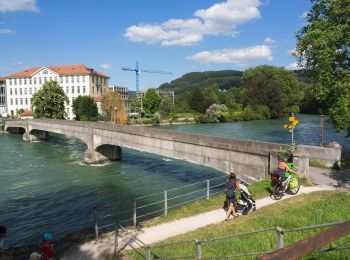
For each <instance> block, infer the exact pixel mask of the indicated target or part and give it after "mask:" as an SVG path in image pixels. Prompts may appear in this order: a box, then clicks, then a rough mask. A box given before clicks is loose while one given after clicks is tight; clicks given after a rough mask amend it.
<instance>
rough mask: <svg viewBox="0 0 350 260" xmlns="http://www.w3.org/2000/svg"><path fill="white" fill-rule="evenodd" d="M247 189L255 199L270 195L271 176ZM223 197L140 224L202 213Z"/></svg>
mask: <svg viewBox="0 0 350 260" xmlns="http://www.w3.org/2000/svg"><path fill="white" fill-rule="evenodd" d="M300 183H301V184H302V185H304V186H306V185H309V183H308V181H307V180H306V179H301V180H300ZM248 189H249V191H250V192H251V193H252V196H253V198H254V199H255V200H257V199H261V198H264V197H267V196H270V194H271V193H272V188H271V178H270V177H269V176H268V177H266V178H264V179H263V180H261V181H257V182H255V183H253V184H251V185H249V187H248ZM225 199H226V198H225V194H224V193H221V194H218V195H215V196H212V197H211V198H210V200H206V199H202V200H198V201H195V202H193V203H190V204H187V205H186V206H183V207H180V208H177V209H174V210H172V211H170V212H168V215H166V216H165V215H162V216H160V217H156V218H153V219H150V220H147V221H145V222H142V223H141V224H142V226H143V227H150V226H155V225H158V224H161V223H164V222H169V221H172V220H176V219H180V218H184V217H190V216H193V215H196V214H200V213H204V212H207V211H210V210H215V209H218V208H221V207H222V206H223V203H224V201H225Z"/></svg>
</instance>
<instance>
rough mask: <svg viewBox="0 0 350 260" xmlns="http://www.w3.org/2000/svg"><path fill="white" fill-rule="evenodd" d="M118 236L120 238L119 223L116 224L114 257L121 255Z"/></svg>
mask: <svg viewBox="0 0 350 260" xmlns="http://www.w3.org/2000/svg"><path fill="white" fill-rule="evenodd" d="M118 236H119V223H118V222H115V231H114V255H117V256H118V254H119V248H118V247H119V245H118Z"/></svg>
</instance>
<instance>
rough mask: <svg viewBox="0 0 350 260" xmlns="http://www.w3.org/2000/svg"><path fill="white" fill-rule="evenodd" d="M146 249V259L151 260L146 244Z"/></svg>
mask: <svg viewBox="0 0 350 260" xmlns="http://www.w3.org/2000/svg"><path fill="white" fill-rule="evenodd" d="M146 250H147V251H146V260H151V247H150V246H147V247H146Z"/></svg>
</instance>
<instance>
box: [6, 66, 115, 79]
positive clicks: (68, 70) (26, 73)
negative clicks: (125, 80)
mask: <svg viewBox="0 0 350 260" xmlns="http://www.w3.org/2000/svg"><path fill="white" fill-rule="evenodd" d="M41 68H48V69H50V70H52V71H54V72H56V73H58V74H59V75H77V74H78V75H79V74H80V75H81V74H86V75H91V74H96V75H97V76H100V77H105V78H109V77H108V76H106V75H104V74H103V73H100V72H98V71H94V70H93V69H90V68H88V67H86V66H85V65H82V64H80V65H63V66H48V67H39V66H36V67H32V68H29V69H26V70H23V71H20V72H16V73H14V74H11V75H8V76H6V78H25V77H30V76H31V75H32V74H33V73H34V72H36V71H38V70H39V69H41Z"/></svg>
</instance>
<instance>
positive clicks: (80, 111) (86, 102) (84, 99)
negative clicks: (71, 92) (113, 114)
mask: <svg viewBox="0 0 350 260" xmlns="http://www.w3.org/2000/svg"><path fill="white" fill-rule="evenodd" d="M72 107H73V112H74V114H75V119H76V120H78V121H80V120H81V121H96V118H97V116H98V109H97V105H96V103H95V102H94V99H93V98H92V97H90V96H78V97H77V98H76V99H74V101H73V105H72Z"/></svg>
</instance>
